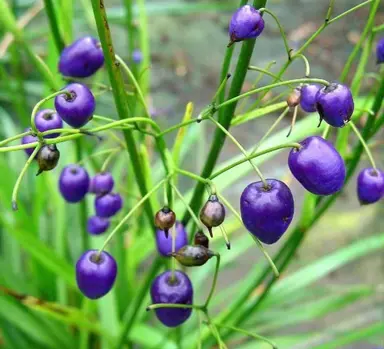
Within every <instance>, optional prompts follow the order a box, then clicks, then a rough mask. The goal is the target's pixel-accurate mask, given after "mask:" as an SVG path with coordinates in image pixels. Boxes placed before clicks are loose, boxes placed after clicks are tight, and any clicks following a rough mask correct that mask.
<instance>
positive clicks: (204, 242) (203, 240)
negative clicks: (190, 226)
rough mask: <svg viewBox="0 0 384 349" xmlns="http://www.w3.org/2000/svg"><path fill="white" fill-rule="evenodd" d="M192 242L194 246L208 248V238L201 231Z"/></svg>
mask: <svg viewBox="0 0 384 349" xmlns="http://www.w3.org/2000/svg"><path fill="white" fill-rule="evenodd" d="M193 241H194V243H195V245H200V246H204V247H206V248H209V239H208V236H207V235H205V234H204V233H203V232H202V231H198V232H197V233H196V234H195V237H194V239H193Z"/></svg>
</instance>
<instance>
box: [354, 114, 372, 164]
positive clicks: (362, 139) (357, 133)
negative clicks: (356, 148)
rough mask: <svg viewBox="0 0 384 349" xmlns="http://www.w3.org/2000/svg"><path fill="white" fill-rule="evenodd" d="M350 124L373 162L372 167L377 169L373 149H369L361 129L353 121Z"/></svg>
mask: <svg viewBox="0 0 384 349" xmlns="http://www.w3.org/2000/svg"><path fill="white" fill-rule="evenodd" d="M349 125H351V127H352V130H353V132H355V133H356V136H357V137H358V138H359V140H360V142H361V145H362V146H363V147H364V150H365V152H366V153H367V156H368V159H369V161H370V163H371V164H372V167H373V168H374V169H375V170H376V163H375V160H374V159H373V156H372V153H371V150H370V149H369V147H368V145H367V143H366V142H365V140H364V138H363V136H362V135H361V133H360V131H359V130H358V128H357V127H356V125H355V124H354V122H353V121H349Z"/></svg>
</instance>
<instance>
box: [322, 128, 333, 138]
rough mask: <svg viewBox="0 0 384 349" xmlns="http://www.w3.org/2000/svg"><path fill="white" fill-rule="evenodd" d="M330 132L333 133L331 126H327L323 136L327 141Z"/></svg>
mask: <svg viewBox="0 0 384 349" xmlns="http://www.w3.org/2000/svg"><path fill="white" fill-rule="evenodd" d="M330 132H331V125H327V126H325V128H324V131H323V134H322V135H321V137H323V138H324V139H327V138H328V136H329V134H330Z"/></svg>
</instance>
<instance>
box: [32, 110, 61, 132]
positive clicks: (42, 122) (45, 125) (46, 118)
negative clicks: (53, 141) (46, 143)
mask: <svg viewBox="0 0 384 349" xmlns="http://www.w3.org/2000/svg"><path fill="white" fill-rule="evenodd" d="M35 125H36V128H37V129H38V130H39V131H40V132H44V131H49V130H53V129H56V128H63V120H62V119H61V117H60V116H59V114H57V113H56V111H54V110H52V109H42V110H40V111H39V112H38V113H37V114H36V115H35ZM58 136H60V133H52V134H49V135H45V136H44V138H56V137H58Z"/></svg>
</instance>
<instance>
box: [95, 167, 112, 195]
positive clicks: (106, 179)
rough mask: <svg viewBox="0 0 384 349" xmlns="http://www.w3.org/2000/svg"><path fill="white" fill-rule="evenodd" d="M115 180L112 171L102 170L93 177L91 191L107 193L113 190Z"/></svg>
mask: <svg viewBox="0 0 384 349" xmlns="http://www.w3.org/2000/svg"><path fill="white" fill-rule="evenodd" d="M114 185H115V181H114V179H113V177H112V174H111V173H110V172H101V173H98V174H97V175H95V176H94V177H92V179H91V182H90V185H89V192H90V193H93V194H97V195H103V194H107V193H109V192H111V191H112V189H113V186H114Z"/></svg>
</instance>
